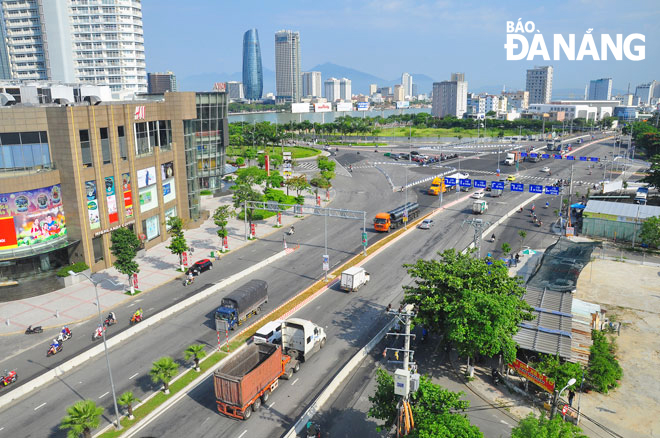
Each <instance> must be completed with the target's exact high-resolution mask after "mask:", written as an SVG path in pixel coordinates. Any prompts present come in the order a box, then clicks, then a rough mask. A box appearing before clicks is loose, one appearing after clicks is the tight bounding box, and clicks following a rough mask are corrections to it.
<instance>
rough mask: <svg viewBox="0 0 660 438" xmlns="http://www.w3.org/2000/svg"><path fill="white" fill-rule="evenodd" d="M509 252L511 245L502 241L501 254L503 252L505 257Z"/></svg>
mask: <svg viewBox="0 0 660 438" xmlns="http://www.w3.org/2000/svg"><path fill="white" fill-rule="evenodd" d="M510 252H511V245H509V244H508V243H507V242H504V243H503V244H502V254H504V257H506V255H507V254H509V253H510Z"/></svg>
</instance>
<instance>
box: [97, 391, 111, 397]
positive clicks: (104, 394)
mask: <svg viewBox="0 0 660 438" xmlns="http://www.w3.org/2000/svg"><path fill="white" fill-rule="evenodd" d="M108 394H110V391H108V392H105V393H103V394H101V395H100V396H99V398H103V397H105V396H106V395H108Z"/></svg>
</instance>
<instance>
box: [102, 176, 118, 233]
mask: <svg viewBox="0 0 660 438" xmlns="http://www.w3.org/2000/svg"><path fill="white" fill-rule="evenodd" d="M105 199H106V202H107V204H108V219H109V220H110V223H111V224H112V223H114V222H117V221H118V220H119V214H117V196H116V195H115V177H114V176H106V177H105Z"/></svg>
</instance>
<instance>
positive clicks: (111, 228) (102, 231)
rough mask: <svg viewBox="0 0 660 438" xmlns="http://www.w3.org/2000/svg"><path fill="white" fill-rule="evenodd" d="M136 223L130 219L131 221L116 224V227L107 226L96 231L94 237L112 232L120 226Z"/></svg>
mask: <svg viewBox="0 0 660 438" xmlns="http://www.w3.org/2000/svg"><path fill="white" fill-rule="evenodd" d="M134 223H135V221H130V222H126V223H125V224H119V225H115V226H114V227H110V228H106V229H105V230H101V231H97V232H96V233H94V237H98V236H102V235H103V234H108V233H112V232H113V231H115V230H118V229H119V228H123V227H127V226H129V225H133V224H134Z"/></svg>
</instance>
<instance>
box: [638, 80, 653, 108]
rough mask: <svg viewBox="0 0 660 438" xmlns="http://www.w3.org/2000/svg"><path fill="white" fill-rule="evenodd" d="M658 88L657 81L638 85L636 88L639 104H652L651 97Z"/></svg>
mask: <svg viewBox="0 0 660 438" xmlns="http://www.w3.org/2000/svg"><path fill="white" fill-rule="evenodd" d="M656 88H657V83H656V82H655V81H651V82H648V83H646V84H641V85H638V86H637V88H635V99H636V104H637V105H650V104H651V98H652V97H653V93H654V92H655V89H656Z"/></svg>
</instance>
